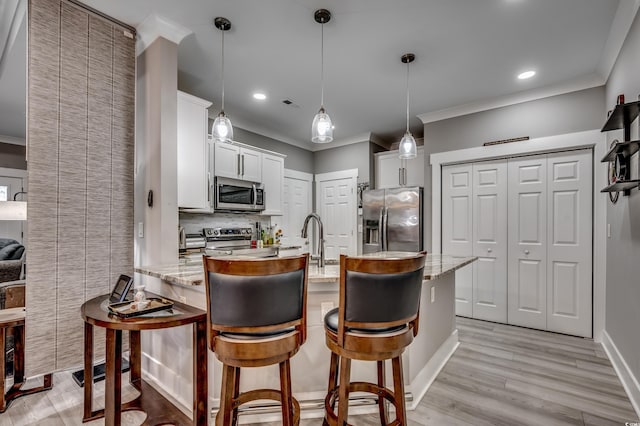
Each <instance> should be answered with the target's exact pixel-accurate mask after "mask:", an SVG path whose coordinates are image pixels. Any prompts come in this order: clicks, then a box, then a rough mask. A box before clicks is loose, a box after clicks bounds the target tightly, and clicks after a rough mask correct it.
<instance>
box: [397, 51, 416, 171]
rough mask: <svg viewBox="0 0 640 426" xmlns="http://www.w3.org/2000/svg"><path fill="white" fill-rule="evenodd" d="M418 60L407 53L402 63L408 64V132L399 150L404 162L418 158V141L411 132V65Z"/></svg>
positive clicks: (403, 56)
mask: <svg viewBox="0 0 640 426" xmlns="http://www.w3.org/2000/svg"><path fill="white" fill-rule="evenodd" d="M415 59H416V55H414V54H413V53H405V54H404V55H402V58H401V60H402V63H403V64H407V131H406V132H405V133H404V136H403V137H402V140H401V141H400V146H399V148H398V152H399V155H398V156H399V157H400V159H403V160H410V159H412V158H416V157H417V156H418V148H417V147H416V140H415V139H414V138H413V135H412V134H411V132H410V131H409V64H410V63H411V62H413V61H414V60H415Z"/></svg>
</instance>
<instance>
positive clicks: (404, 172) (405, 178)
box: [402, 167, 407, 185]
mask: <svg viewBox="0 0 640 426" xmlns="http://www.w3.org/2000/svg"><path fill="white" fill-rule="evenodd" d="M402 177H403V182H402V183H403V184H404V185H406V184H407V168H406V167H403V168H402Z"/></svg>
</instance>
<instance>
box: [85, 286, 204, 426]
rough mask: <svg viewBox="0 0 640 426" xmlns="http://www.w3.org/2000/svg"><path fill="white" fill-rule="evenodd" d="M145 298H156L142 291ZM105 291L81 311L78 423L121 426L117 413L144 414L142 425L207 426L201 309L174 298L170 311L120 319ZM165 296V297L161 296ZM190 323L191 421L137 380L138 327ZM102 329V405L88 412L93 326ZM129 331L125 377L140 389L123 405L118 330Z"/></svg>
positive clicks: (90, 399) (139, 362)
mask: <svg viewBox="0 0 640 426" xmlns="http://www.w3.org/2000/svg"><path fill="white" fill-rule="evenodd" d="M147 295H148V296H149V297H159V296H157V295H154V294H152V293H149V292H147ZM108 297H109V296H108V295H105V296H99V297H96V298H94V299H91V300H89V301H87V302H85V303H84V304H83V305H82V307H81V309H80V311H81V314H82V319H84V321H85V325H84V347H85V349H84V351H85V352H84V416H83V418H82V421H83V422H88V421H90V420H94V419H98V418H102V417H104V418H105V424H106V425H120V418H121V413H122V411H128V410H142V411H145V412H146V413H147V418H146V420H145V422H144V423H143V424H144V425H154V424H167V423H169V424H178V425H184V424H193V425H206V424H208V413H207V399H208V385H207V355H208V354H207V329H206V319H207V313H206V311H203V310H200V309H197V308H194V307H192V306H189V305H185V304H183V303H179V302H175V301H173V303H174V305H173V315H170V316H157V317H146V316H143V317H133V318H120V317H117V316H115V315H112V314H109V312H108V310H107V309H106V305H107V304H106V299H107V298H108ZM164 299H166V300H170V299H167V298H164ZM188 324H193V345H194V348H193V349H194V350H193V421H191V420H190V419H189V418H188V417H187V416H185V415H184V413H182V411H180V410H179V409H178V408H176V407H175V406H174V405H173V404H171V403H170V402H169V401H168V400H166V399H165V398H164V397H163V396H162V395H161V394H160V393H159V392H158V391H156V390H155V389H154V388H153V387H152V386H150V385H149V384H147V383H146V382H145V381H144V380H142V375H141V356H140V331H142V330H157V329H161V328H170V327H178V326H182V325H188ZM94 326H98V327H103V328H105V329H106V366H105V380H106V381H105V408H104V409H103V410H95V411H94V410H93V407H92V404H93V327H94ZM123 330H126V331H128V332H129V354H130V355H129V364H130V368H131V370H130V377H129V381H130V383H131V385H132V386H134V387H135V388H136V389H137V390H138V391H139V392H140V396H138V397H137V398H136V399H134V400H133V401H130V402H127V403H125V404H122V401H121V396H122V394H121V385H122V373H121V364H122V331H123Z"/></svg>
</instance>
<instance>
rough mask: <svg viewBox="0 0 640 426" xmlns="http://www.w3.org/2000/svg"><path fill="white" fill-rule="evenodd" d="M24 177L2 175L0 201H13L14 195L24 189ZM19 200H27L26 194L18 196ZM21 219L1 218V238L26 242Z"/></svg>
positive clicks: (21, 242)
mask: <svg viewBox="0 0 640 426" xmlns="http://www.w3.org/2000/svg"><path fill="white" fill-rule="evenodd" d="M22 190H23V189H22V178H17V177H8V176H0V201H13V196H14V195H15V194H16V193H17V192H20V191H22ZM18 197H19V198H18V201H26V200H27V198H26V194H22V195H21V196H18ZM22 227H23V221H21V220H0V238H10V239H12V240H16V241H18V242H19V243H20V244H24V242H23V235H22V231H23V229H22Z"/></svg>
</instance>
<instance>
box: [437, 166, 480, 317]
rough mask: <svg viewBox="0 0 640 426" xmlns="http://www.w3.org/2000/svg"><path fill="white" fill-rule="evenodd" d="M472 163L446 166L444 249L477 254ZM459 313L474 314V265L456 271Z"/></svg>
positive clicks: (443, 203)
mask: <svg viewBox="0 0 640 426" xmlns="http://www.w3.org/2000/svg"><path fill="white" fill-rule="evenodd" d="M472 195H473V190H472V166H471V164H463V165H459V166H445V167H443V168H442V252H443V253H446V254H451V255H454V256H472V255H473V236H472V233H473V226H472V223H473V215H472V213H473V212H472V207H471V206H472ZM455 274H456V315H462V316H466V317H472V316H473V265H468V266H465V267H464V268H461V269H458V270H457V271H456V272H455Z"/></svg>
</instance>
